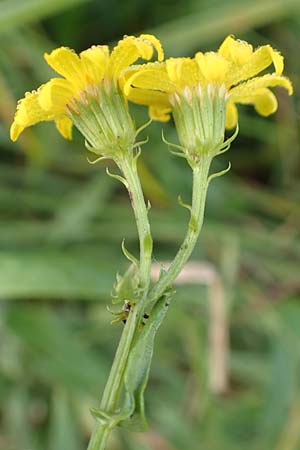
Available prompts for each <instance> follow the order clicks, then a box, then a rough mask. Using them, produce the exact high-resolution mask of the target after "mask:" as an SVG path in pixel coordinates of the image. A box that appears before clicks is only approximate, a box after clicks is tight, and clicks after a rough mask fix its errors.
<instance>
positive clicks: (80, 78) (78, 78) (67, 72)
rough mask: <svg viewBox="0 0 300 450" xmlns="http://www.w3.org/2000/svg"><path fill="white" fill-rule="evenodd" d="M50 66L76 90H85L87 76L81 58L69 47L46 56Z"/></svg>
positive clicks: (58, 49)
mask: <svg viewBox="0 0 300 450" xmlns="http://www.w3.org/2000/svg"><path fill="white" fill-rule="evenodd" d="M44 57H45V59H46V61H47V63H48V64H49V66H51V67H52V69H54V70H55V71H56V72H57V73H59V74H60V75H62V76H63V77H65V78H66V79H67V80H68V81H70V82H71V83H72V84H73V85H74V86H75V87H76V88H78V89H83V88H84V87H85V86H86V84H87V80H86V75H85V72H84V70H83V65H82V62H81V61H80V58H79V56H78V55H77V54H76V53H75V52H74V51H73V50H71V49H69V48H67V47H59V48H57V49H55V50H53V51H52V52H51V53H50V54H48V53H45V55H44Z"/></svg>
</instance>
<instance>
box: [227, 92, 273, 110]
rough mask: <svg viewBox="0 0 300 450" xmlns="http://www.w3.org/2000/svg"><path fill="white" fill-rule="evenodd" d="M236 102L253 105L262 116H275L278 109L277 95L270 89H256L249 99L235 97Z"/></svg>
mask: <svg viewBox="0 0 300 450" xmlns="http://www.w3.org/2000/svg"><path fill="white" fill-rule="evenodd" d="M234 101H235V102H236V103H242V104H253V105H254V108H255V110H256V111H257V112H258V113H259V114H261V115H262V116H269V115H270V114H273V113H274V112H275V111H276V110H277V107H278V102H277V99H276V97H275V95H274V94H273V92H272V91H270V89H268V88H261V89H256V90H255V91H254V93H253V94H252V95H249V96H248V97H235V98H234Z"/></svg>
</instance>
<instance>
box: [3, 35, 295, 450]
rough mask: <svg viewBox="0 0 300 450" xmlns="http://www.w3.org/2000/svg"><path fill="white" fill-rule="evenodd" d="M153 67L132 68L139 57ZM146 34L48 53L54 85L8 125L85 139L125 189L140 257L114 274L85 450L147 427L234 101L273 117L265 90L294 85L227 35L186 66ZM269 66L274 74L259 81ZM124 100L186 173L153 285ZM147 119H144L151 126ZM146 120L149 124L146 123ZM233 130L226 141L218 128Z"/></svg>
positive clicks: (273, 59)
mask: <svg viewBox="0 0 300 450" xmlns="http://www.w3.org/2000/svg"><path fill="white" fill-rule="evenodd" d="M154 50H155V51H156V54H157V61H156V62H147V63H145V64H140V65H133V64H134V63H135V62H136V61H137V60H138V59H139V58H142V59H144V60H146V61H149V60H150V59H151V58H152V57H153V53H154ZM163 58H164V55H163V50H162V46H161V44H160V42H159V40H158V39H157V38H156V37H155V36H152V35H147V34H142V35H140V36H139V37H133V36H126V37H124V38H123V39H122V40H121V41H120V42H119V43H118V44H117V46H116V47H115V48H114V49H113V51H112V52H111V53H110V51H109V48H108V47H107V46H105V45H97V46H93V47H91V48H89V49H88V50H85V51H83V52H81V53H80V55H77V54H76V53H75V52H73V51H72V50H70V49H68V48H65V47H61V48H58V49H56V50H54V51H52V53H50V54H45V59H46V61H47V63H48V64H49V65H50V66H51V67H52V68H53V69H54V70H55V71H56V72H57V73H58V74H59V75H61V77H56V78H52V79H51V80H50V81H48V82H47V83H46V84H44V85H42V86H41V87H39V88H38V90H37V91H33V92H30V93H27V94H25V97H24V98H23V99H21V100H20V101H19V103H18V106H17V111H16V114H15V118H14V121H13V124H12V126H11V139H12V140H13V141H15V140H16V139H17V138H18V137H19V135H20V134H21V133H22V132H23V130H24V129H25V128H26V127H29V126H31V125H34V124H36V123H38V122H41V121H48V120H54V121H55V124H56V127H57V129H58V131H59V132H60V133H61V134H62V136H63V137H64V138H66V139H71V137H72V127H73V125H75V127H76V128H78V130H79V131H80V132H81V133H82V135H83V136H84V138H85V144H86V148H87V149H88V150H89V151H90V152H92V153H94V154H95V155H96V159H94V161H92V162H93V163H94V162H97V161H99V160H105V159H112V160H113V161H114V162H115V164H116V165H117V167H118V168H119V171H120V173H119V174H112V173H110V172H109V171H108V170H107V173H108V175H109V176H111V177H114V178H116V179H117V180H119V181H120V182H121V183H123V184H124V185H125V187H126V188H127V190H128V194H129V197H130V200H131V204H132V207H133V211H134V216H135V220H136V224H137V230H138V236H139V244H140V255H139V258H136V257H135V256H133V255H132V254H131V253H130V252H129V251H128V250H127V249H126V247H125V245H124V243H123V244H122V250H123V252H124V254H125V256H126V257H127V258H128V260H129V261H130V265H129V268H128V269H127V271H126V272H125V273H124V274H123V275H122V276H120V275H117V279H116V283H115V286H114V290H113V298H112V301H113V303H114V304H115V303H120V304H121V305H122V308H121V310H120V311H116V312H112V313H113V314H114V316H115V319H114V320H113V322H121V323H122V322H124V323H125V325H124V328H123V332H122V335H121V338H120V342H119V345H118V348H117V351H116V354H115V358H114V361H113V364H112V367H111V371H110V374H109V377H108V380H107V383H106V386H105V389H104V392H103V396H102V400H101V402H100V405H99V408H95V409H92V410H91V411H92V414H93V416H94V418H95V425H94V429H93V431H92V435H91V439H90V442H89V445H88V450H103V449H105V448H106V445H107V439H108V437H109V434H110V432H111V431H112V430H113V429H114V428H115V427H116V426H118V425H121V426H123V427H126V428H128V429H130V430H133V431H143V430H145V429H146V428H147V422H146V418H145V406H144V391H145V389H146V386H147V382H148V377H149V371H150V365H151V360H152V354H153V345H154V338H155V335H156V333H157V330H158V328H159V327H160V325H161V323H162V321H163V319H164V318H165V316H166V313H167V310H168V308H169V305H170V302H171V301H172V299H173V296H174V291H173V289H172V284H173V282H174V280H175V278H176V277H177V275H178V274H179V273H180V271H181V269H182V268H183V266H184V265H185V263H186V261H187V260H188V258H189V257H190V255H191V253H192V251H193V249H194V247H195V244H196V242H197V239H198V236H199V233H200V230H201V227H202V223H203V216H204V208H205V201H206V193H207V189H208V186H209V183H210V181H211V180H212V179H213V178H215V177H217V176H220V175H223V174H225V173H226V172H227V171H228V170H229V168H230V167H228V168H227V169H225V170H223V171H221V172H219V173H213V174H210V173H209V170H210V165H211V162H212V160H213V159H214V157H216V156H218V155H220V154H222V153H224V152H226V151H227V150H228V149H229V148H230V145H231V143H232V141H233V140H234V138H235V137H236V136H237V134H238V113H237V107H236V104H237V103H241V104H252V105H253V106H254V108H255V109H256V111H257V112H258V113H259V114H261V115H263V116H268V115H270V114H272V113H274V112H275V111H276V109H277V100H276V97H275V95H274V94H273V92H272V91H271V90H270V88H272V87H274V86H282V87H284V88H285V89H287V91H288V93H289V94H290V95H291V94H292V85H291V82H290V81H289V79H288V78H286V77H284V76H282V72H283V57H282V56H281V55H280V53H279V52H277V51H276V50H274V49H273V48H272V47H271V46H269V45H264V46H262V47H260V48H258V49H256V50H253V48H252V46H251V45H250V44H248V43H247V42H245V41H240V40H236V39H235V38H234V37H232V36H228V37H227V38H226V39H225V40H224V42H223V43H222V45H221V46H220V48H219V49H218V51H217V52H207V53H202V52H198V53H196V55H195V56H194V57H193V58H169V59H167V60H165V61H163ZM270 65H273V66H274V72H273V73H268V74H264V75H259V74H260V73H261V72H262V71H264V70H265V69H266V68H268V67H269V66H270ZM128 100H130V101H132V102H135V103H139V104H143V105H147V106H148V107H149V115H150V119H151V120H159V121H168V120H169V119H170V117H171V115H172V116H173V119H174V122H175V126H176V130H177V133H178V139H179V144H175V143H169V142H167V140H166V139H165V138H164V136H163V140H164V141H165V142H166V143H167V144H168V146H169V149H170V151H171V153H173V154H175V155H178V156H180V157H182V158H184V159H185V160H186V161H187V163H188V165H189V166H190V168H191V171H192V179H193V193H192V202H191V205H187V204H184V203H183V202H182V201H181V200H180V201H179V203H180V204H181V205H182V206H184V207H186V208H187V209H188V210H189V212H190V219H189V223H188V226H187V231H186V235H185V237H184V239H183V242H182V244H181V245H180V247H179V249H178V251H177V254H176V256H175V258H174V259H173V261H172V262H171V264H170V266H169V267H168V269H165V268H164V267H162V268H161V273H160V277H159V280H158V281H157V282H155V283H151V279H150V270H151V262H152V249H153V245H152V236H151V229H150V224H149V220H148V209H149V208H148V205H147V204H146V203H145V199H144V196H143V192H142V188H141V183H140V178H139V174H138V171H137V160H138V158H139V157H140V154H141V146H142V144H143V142H139V141H138V134H139V132H140V131H141V130H142V129H143V128H145V126H147V125H148V124H149V123H147V124H145V125H144V126H142V127H141V128H140V129H138V130H136V128H135V124H134V121H133V119H132V117H131V115H130V111H129V109H128ZM151 120H150V121H151ZM150 121H149V122H150ZM226 128H229V129H230V128H231V129H232V128H235V131H234V133H233V134H232V136H231V137H230V138H228V139H227V140H225V129H226Z"/></svg>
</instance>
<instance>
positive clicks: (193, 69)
mask: <svg viewBox="0 0 300 450" xmlns="http://www.w3.org/2000/svg"><path fill="white" fill-rule="evenodd" d="M165 64H166V70H167V73H168V76H169V79H170V81H172V82H173V83H174V84H175V85H176V87H177V88H178V89H183V88H184V87H186V86H188V87H192V86H195V85H196V84H197V83H199V82H201V81H203V76H202V74H201V72H200V70H199V66H198V64H197V62H196V61H195V60H194V59H191V58H169V59H167V60H166V62H165Z"/></svg>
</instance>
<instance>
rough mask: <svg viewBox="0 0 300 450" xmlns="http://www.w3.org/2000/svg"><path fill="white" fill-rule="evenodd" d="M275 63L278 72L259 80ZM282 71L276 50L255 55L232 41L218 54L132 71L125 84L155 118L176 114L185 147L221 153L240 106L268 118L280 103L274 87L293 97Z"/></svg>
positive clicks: (264, 48)
mask: <svg viewBox="0 0 300 450" xmlns="http://www.w3.org/2000/svg"><path fill="white" fill-rule="evenodd" d="M271 64H273V66H274V72H273V73H271V74H264V75H260V76H256V75H258V74H260V73H261V72H262V71H263V70H264V69H266V68H267V67H269V66H270V65H271ZM282 71H283V57H282V56H281V55H280V54H279V52H277V51H276V50H274V49H273V48H272V47H271V46H269V45H264V46H262V47H259V48H258V49H256V50H253V48H252V46H251V45H250V44H248V43H247V42H245V41H240V40H236V39H235V38H234V37H232V36H228V37H227V38H226V39H225V40H224V42H223V43H222V45H221V46H220V48H219V50H218V51H217V52H207V53H202V52H198V53H196V55H195V56H194V58H170V59H167V60H166V61H164V62H162V63H148V64H145V65H142V66H139V67H132V68H130V69H129V70H128V71H127V72H126V73H125V74H124V76H123V79H122V84H124V92H125V94H126V95H127V96H128V98H129V99H130V100H132V101H134V102H136V103H140V104H144V105H148V106H149V114H150V117H151V118H153V119H156V120H160V121H167V120H169V119H170V114H171V113H172V114H173V116H174V119H175V123H176V127H177V131H178V135H179V140H180V142H181V144H182V146H183V147H190V148H193V149H194V151H195V152H198V153H199V151H200V152H201V151H202V152H203V148H204V146H206V148H211V147H214V148H215V149H217V147H218V146H219V145H220V143H221V142H223V138H224V131H225V126H226V128H233V127H234V126H236V125H237V121H238V113H237V108H236V103H244V104H253V105H254V107H255V109H256V111H257V112H258V113H259V114H261V115H263V116H268V115H269V114H272V113H274V112H275V111H276V109H277V100H276V97H275V95H274V94H273V93H272V91H271V90H270V89H269V88H270V87H274V86H282V87H284V88H286V89H287V91H288V93H289V94H292V85H291V82H290V81H289V79H288V78H285V77H283V76H282ZM200 147H201V148H202V150H199V148H200ZM197 148H198V150H197Z"/></svg>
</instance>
